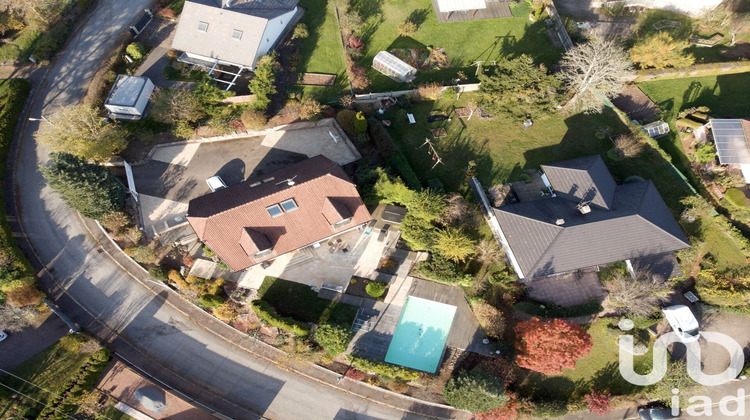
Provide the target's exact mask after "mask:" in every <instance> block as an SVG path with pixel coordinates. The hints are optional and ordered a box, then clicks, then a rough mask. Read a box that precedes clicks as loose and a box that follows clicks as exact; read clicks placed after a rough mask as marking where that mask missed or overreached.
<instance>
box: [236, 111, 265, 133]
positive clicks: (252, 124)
mask: <svg viewBox="0 0 750 420" xmlns="http://www.w3.org/2000/svg"><path fill="white" fill-rule="evenodd" d="M240 120H241V121H242V124H244V125H245V127H246V128H249V129H252V130H263V129H264V128H266V124H267V123H268V118H266V114H264V113H263V112H261V111H256V110H253V109H248V110H246V111H244V112H243V113H242V115H241V116H240Z"/></svg>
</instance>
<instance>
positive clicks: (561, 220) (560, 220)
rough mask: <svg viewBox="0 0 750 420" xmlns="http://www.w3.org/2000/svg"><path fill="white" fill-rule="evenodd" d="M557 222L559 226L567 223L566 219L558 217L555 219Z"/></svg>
mask: <svg viewBox="0 0 750 420" xmlns="http://www.w3.org/2000/svg"><path fill="white" fill-rule="evenodd" d="M555 224H556V225H557V226H562V225H564V224H565V219H557V220H555Z"/></svg>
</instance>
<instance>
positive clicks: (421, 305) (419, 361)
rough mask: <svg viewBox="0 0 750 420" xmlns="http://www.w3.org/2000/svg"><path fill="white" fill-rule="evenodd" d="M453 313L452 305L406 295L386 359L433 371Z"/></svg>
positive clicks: (437, 362) (436, 365)
mask: <svg viewBox="0 0 750 420" xmlns="http://www.w3.org/2000/svg"><path fill="white" fill-rule="evenodd" d="M455 314H456V307H455V306H453V305H447V304H445V303H440V302H435V301H432V300H427V299H422V298H418V297H414V296H409V297H408V298H407V300H406V305H405V306H404V310H403V311H402V312H401V319H399V321H398V325H397V326H396V331H395V332H394V333H393V339H392V340H391V345H390V346H389V347H388V353H386V355H385V361H386V362H388V363H393V364H396V365H400V366H406V367H409V368H412V369H418V370H423V371H425V372H430V373H435V371H436V370H437V368H438V365H439V364H440V359H441V358H442V357H443V350H444V349H445V341H446V340H447V339H448V333H449V332H450V330H451V325H452V324H453V317H454V316H455Z"/></svg>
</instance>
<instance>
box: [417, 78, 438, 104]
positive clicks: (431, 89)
mask: <svg viewBox="0 0 750 420" xmlns="http://www.w3.org/2000/svg"><path fill="white" fill-rule="evenodd" d="M442 93H443V87H442V86H440V84H438V83H435V82H432V83H425V84H422V85H419V86H418V87H417V97H418V98H419V100H421V101H427V100H432V101H434V100H437V98H439V97H440V95H441V94H442Z"/></svg>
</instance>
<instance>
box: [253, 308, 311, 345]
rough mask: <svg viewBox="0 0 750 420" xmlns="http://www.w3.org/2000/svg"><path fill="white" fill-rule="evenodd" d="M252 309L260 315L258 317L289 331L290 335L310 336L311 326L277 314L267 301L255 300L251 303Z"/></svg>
mask: <svg viewBox="0 0 750 420" xmlns="http://www.w3.org/2000/svg"><path fill="white" fill-rule="evenodd" d="M250 307H251V308H252V309H253V311H255V313H256V314H258V317H259V318H260V319H262V320H264V321H266V322H268V323H269V324H271V325H272V326H274V327H276V328H281V329H282V330H286V331H289V332H290V333H292V334H294V335H298V336H305V335H308V334H310V326H309V325H307V324H306V323H304V322H300V321H297V320H296V319H294V318H290V317H288V316H281V315H279V314H278V313H276V310H275V309H273V307H272V306H271V305H270V304H269V303H268V302H266V301H263V300H254V301H252V302H251V303H250Z"/></svg>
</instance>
